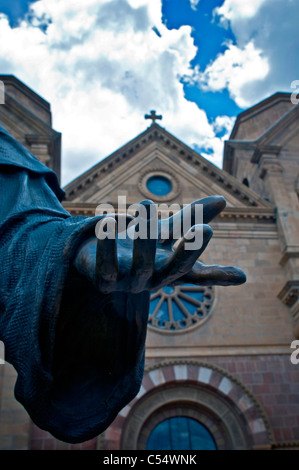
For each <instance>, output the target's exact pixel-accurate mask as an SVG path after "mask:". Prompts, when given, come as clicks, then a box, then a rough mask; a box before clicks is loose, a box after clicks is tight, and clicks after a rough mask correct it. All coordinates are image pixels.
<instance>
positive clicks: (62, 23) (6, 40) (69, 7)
mask: <svg viewBox="0 0 299 470" xmlns="http://www.w3.org/2000/svg"><path fill="white" fill-rule="evenodd" d="M45 24H48V28H47V33H46V34H44V32H43V31H42V30H41V29H40V28H39V27H38V25H45ZM153 27H154V28H155V29H156V32H155V30H153ZM157 31H158V32H159V34H157ZM0 43H1V49H2V50H1V58H0V72H1V73H13V74H14V75H16V76H17V77H18V78H19V79H20V80H23V81H24V82H25V83H26V84H27V85H28V86H30V87H31V88H32V89H34V90H35V91H36V92H37V93H39V94H41V96H43V97H44V98H45V99H46V100H48V101H49V102H50V103H51V107H52V113H53V124H54V128H55V129H56V130H58V131H60V132H62V139H63V140H62V143H63V159H62V178H63V181H62V182H63V184H66V183H67V182H69V181H70V180H71V179H73V178H74V177H76V176H78V174H80V173H82V172H83V171H85V170H87V169H88V168H89V167H90V166H92V165H94V164H95V163H97V162H98V161H100V160H101V159H102V158H104V157H105V156H107V155H109V154H110V153H111V152H113V151H114V150H116V149H117V148H119V147H120V146H121V145H123V144H125V143H126V142H127V141H128V140H130V139H131V138H134V137H135V136H136V135H137V134H138V133H139V132H142V131H143V130H144V129H145V128H146V127H147V126H148V122H146V121H145V120H144V114H145V113H146V112H149V111H150V110H151V109H156V110H157V112H158V113H162V114H163V121H162V123H161V125H162V126H163V127H165V128H166V129H167V130H169V131H170V132H173V133H174V134H175V135H176V136H177V137H178V138H181V139H182V140H183V141H184V142H186V143H187V144H189V145H192V144H195V143H196V144H197V145H198V146H199V147H202V146H203V145H206V146H208V147H211V146H212V147H214V148H215V149H216V150H217V152H218V154H217V156H215V157H209V158H210V159H211V160H212V161H213V158H214V160H215V161H216V159H218V160H219V159H221V157H222V144H221V140H220V139H217V138H216V137H215V131H214V128H213V125H212V124H209V122H208V119H207V116H206V113H205V112H204V111H203V110H201V109H199V108H198V106H197V105H196V104H195V103H192V102H190V101H187V100H186V99H185V97H184V90H183V85H182V83H181V82H180V77H182V76H183V75H186V74H188V73H190V61H191V60H192V59H193V58H194V57H195V55H196V52H197V49H196V47H195V46H194V43H193V39H192V37H191V28H190V27H188V26H183V27H181V28H179V29H178V30H175V29H173V30H168V29H167V28H166V27H165V25H164V24H163V23H162V20H161V0H85V2H84V8H83V7H82V1H81V0H80V1H79V0H64V1H63V2H62V1H60V0H40V1H38V2H36V3H33V4H32V6H31V11H30V17H29V16H28V17H27V18H26V19H25V20H24V21H22V23H21V24H20V25H19V26H18V27H16V28H14V29H12V28H11V27H10V26H9V23H8V21H7V19H6V18H5V17H3V16H2V17H1V18H0ZM218 160H217V161H218Z"/></svg>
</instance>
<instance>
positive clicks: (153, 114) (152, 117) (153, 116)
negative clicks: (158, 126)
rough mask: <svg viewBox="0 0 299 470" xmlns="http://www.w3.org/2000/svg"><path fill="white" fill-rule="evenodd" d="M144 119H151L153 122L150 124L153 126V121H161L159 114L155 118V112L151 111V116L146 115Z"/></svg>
mask: <svg viewBox="0 0 299 470" xmlns="http://www.w3.org/2000/svg"><path fill="white" fill-rule="evenodd" d="M144 118H145V119H152V121H153V122H152V125H153V124H155V121H156V120H157V119H162V115H161V114H160V115H159V116H157V114H156V111H154V110H153V111H151V114H146V115H145V116H144Z"/></svg>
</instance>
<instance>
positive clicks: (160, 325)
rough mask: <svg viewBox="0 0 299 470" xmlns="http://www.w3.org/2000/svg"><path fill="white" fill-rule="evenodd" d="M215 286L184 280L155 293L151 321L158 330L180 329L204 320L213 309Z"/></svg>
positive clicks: (152, 298)
mask: <svg viewBox="0 0 299 470" xmlns="http://www.w3.org/2000/svg"><path fill="white" fill-rule="evenodd" d="M213 302H214V289H213V287H202V286H194V285H193V284H184V285H182V286H176V287H168V286H166V287H162V288H161V289H159V290H158V291H157V292H155V293H154V294H152V296H151V302H150V311H149V320H148V324H149V326H150V327H152V328H153V329H155V330H160V331H161V330H164V331H180V330H184V329H188V328H191V327H193V326H195V325H198V324H200V323H202V322H203V321H204V320H205V319H206V318H207V316H208V315H209V313H210V312H211V310H212V305H213Z"/></svg>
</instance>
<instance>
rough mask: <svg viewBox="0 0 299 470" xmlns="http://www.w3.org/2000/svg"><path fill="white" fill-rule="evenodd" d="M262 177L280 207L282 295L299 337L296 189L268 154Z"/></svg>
mask: <svg viewBox="0 0 299 470" xmlns="http://www.w3.org/2000/svg"><path fill="white" fill-rule="evenodd" d="M259 170H260V171H259V176H260V178H262V179H264V181H265V185H266V187H267V190H268V192H269V195H270V197H271V200H272V202H273V203H274V205H275V206H276V211H277V224H278V231H279V235H280V242H281V251H282V257H281V260H280V264H281V265H282V266H283V267H284V269H285V272H286V276H287V279H288V281H287V282H286V284H285V285H284V286H283V288H282V289H281V291H280V292H279V294H278V297H279V298H280V299H281V300H282V302H283V303H284V304H285V305H287V306H288V307H289V309H290V313H291V316H292V319H293V323H294V334H295V336H296V337H297V338H298V337H299V302H298V298H299V203H298V197H297V195H296V192H295V190H294V188H292V187H288V186H287V185H286V183H285V180H284V177H283V167H282V165H281V163H280V161H279V158H278V155H274V154H269V153H265V154H263V155H261V157H260V160H259Z"/></svg>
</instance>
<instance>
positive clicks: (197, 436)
mask: <svg viewBox="0 0 299 470" xmlns="http://www.w3.org/2000/svg"><path fill="white" fill-rule="evenodd" d="M146 449H147V450H216V445H215V441H214V439H213V437H212V435H211V434H210V432H209V431H208V430H207V428H206V427H205V426H203V425H202V424H201V423H200V422H199V421H197V420H195V419H192V418H190V417H187V416H175V417H172V418H168V419H165V420H164V421H161V422H160V423H159V424H158V425H157V426H156V427H155V428H154V429H153V430H152V432H151V434H150V435H149V437H148V440H147V444H146Z"/></svg>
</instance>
